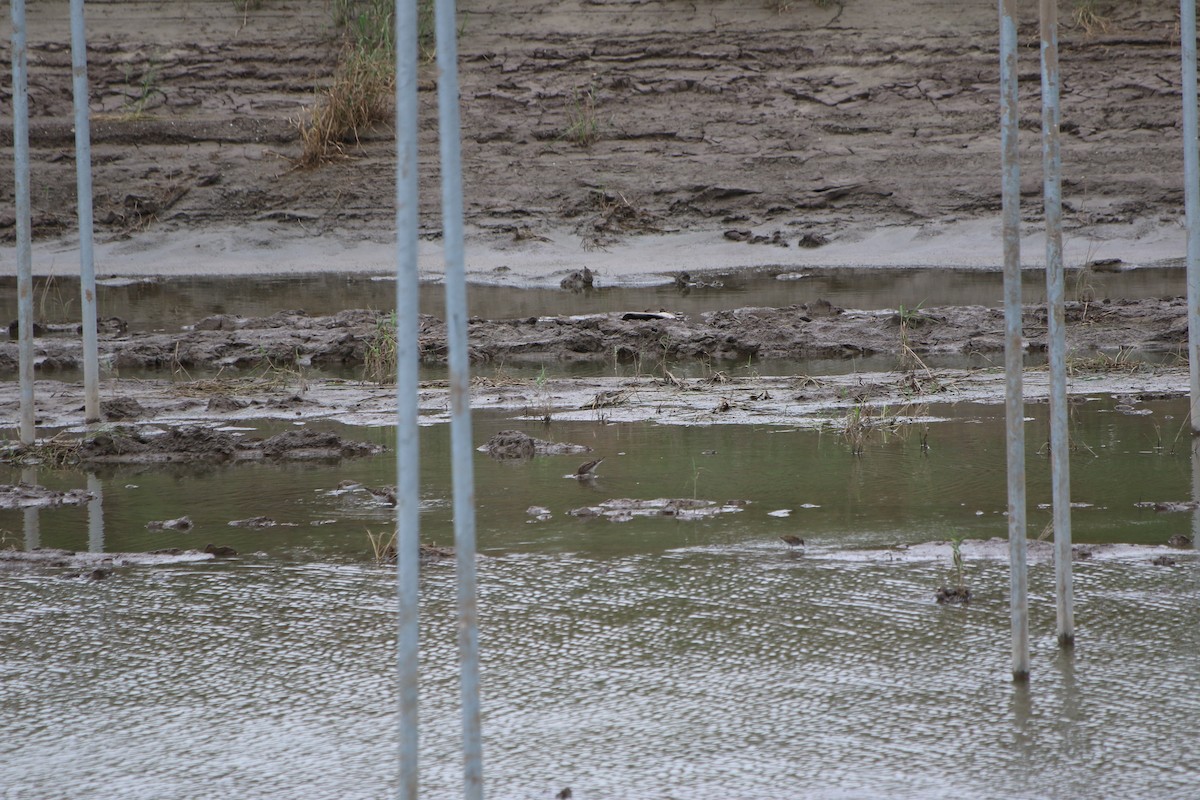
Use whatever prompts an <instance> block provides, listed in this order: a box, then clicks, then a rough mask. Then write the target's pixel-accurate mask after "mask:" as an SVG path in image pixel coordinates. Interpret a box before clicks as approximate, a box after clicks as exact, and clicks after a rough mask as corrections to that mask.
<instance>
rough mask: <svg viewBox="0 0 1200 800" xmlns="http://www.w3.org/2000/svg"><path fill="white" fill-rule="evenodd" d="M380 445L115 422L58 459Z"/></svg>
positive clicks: (328, 451)
mask: <svg viewBox="0 0 1200 800" xmlns="http://www.w3.org/2000/svg"><path fill="white" fill-rule="evenodd" d="M382 450H383V447H382V446H380V445H376V444H371V443H369V442H354V441H350V440H347V439H343V438H342V437H340V436H338V435H337V434H336V433H331V432H322V431H308V430H303V431H286V432H284V433H281V434H278V435H276V436H272V437H270V438H269V439H266V440H265V441H264V440H262V439H242V438H240V437H236V436H234V435H233V434H231V433H227V432H225V431H220V430H217V429H215V428H210V427H205V426H203V425H184V426H180V427H177V428H171V429H169V430H167V431H165V432H159V431H150V430H146V431H142V430H138V429H135V428H132V427H116V428H113V429H111V430H106V431H101V432H99V433H96V434H94V435H91V436H87V437H85V438H83V439H81V440H79V441H78V444H77V446H75V447H73V448H71V449H70V452H69V453H68V454H67V456H64V457H63V459H62V461H63V463H73V464H88V463H125V464H154V463H195V462H202V463H208V464H213V463H217V464H220V463H228V462H236V461H251V460H262V459H270V460H298V461H305V460H318V459H324V460H339V459H343V458H356V457H359V456H367V455H374V454H376V453H379V452H381V451H382ZM81 502H82V501H81Z"/></svg>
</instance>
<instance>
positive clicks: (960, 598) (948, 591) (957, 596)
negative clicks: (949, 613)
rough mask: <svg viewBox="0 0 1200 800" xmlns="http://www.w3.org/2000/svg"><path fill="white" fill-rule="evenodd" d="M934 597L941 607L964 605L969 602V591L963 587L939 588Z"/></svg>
mask: <svg viewBox="0 0 1200 800" xmlns="http://www.w3.org/2000/svg"><path fill="white" fill-rule="evenodd" d="M935 595H936V597H937V601H938V603H939V604H942V605H954V604H961V605H966V604H967V603H969V602H971V590H970V589H968V588H967V587H965V586H939V587H938V590H937V592H936V593H935Z"/></svg>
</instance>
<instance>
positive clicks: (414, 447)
mask: <svg viewBox="0 0 1200 800" xmlns="http://www.w3.org/2000/svg"><path fill="white" fill-rule="evenodd" d="M417 135H418V132H417V0H396V591H397V596H398V597H399V602H400V620H399V630H398V632H397V648H396V653H397V659H398V662H399V663H398V667H399V682H400V791H399V795H398V796H399V799H400V800H417V792H418V786H419V781H418V752H419V741H420V737H419V732H418V725H417V721H418V700H419V695H418V680H417V678H418V670H419V649H418V642H419V636H418V634H419V626H418V619H419V608H420V605H419V602H420V598H419V591H418V586H419V583H418V581H419V578H420V566H419V565H420V550H421V536H420V485H419V482H418V478H419V463H420V447H419V435H418V428H417V410H418V402H417V401H418V397H417V392H418V386H417V359H418V353H417V335H418V330H419V312H418V306H417V293H418V291H419V288H420V287H419V285H418V274H417V234H418V230H417V225H418V205H417V203H418V196H419V195H418V188H419V187H418V183H419V181H418V178H419V175H418V170H417Z"/></svg>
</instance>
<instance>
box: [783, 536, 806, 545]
mask: <svg viewBox="0 0 1200 800" xmlns="http://www.w3.org/2000/svg"><path fill="white" fill-rule="evenodd" d="M779 539H780V541H782V542H783V543H784V544H786V545H787V546H788V547H804V540H803V539H801V538H800V537H799V536H793V535H792V534H790V533H785V534H784V535H783V536H780V537H779Z"/></svg>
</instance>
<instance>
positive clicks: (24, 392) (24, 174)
mask: <svg viewBox="0 0 1200 800" xmlns="http://www.w3.org/2000/svg"><path fill="white" fill-rule="evenodd" d="M10 10H11V12H12V71H13V89H12V92H13V184H14V187H13V188H14V193H15V194H16V201H17V327H18V331H19V333H18V334H17V342H18V345H17V351H18V360H19V366H18V369H19V373H20V375H19V378H20V393H21V430H20V435H21V443H22V444H33V441H34V439H35V438H36V437H37V430H36V429H35V427H34V418H33V226H32V219H31V214H30V210H29V79H28V74H29V73H28V70H27V69H26V53H25V0H12V6H11V9H10Z"/></svg>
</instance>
